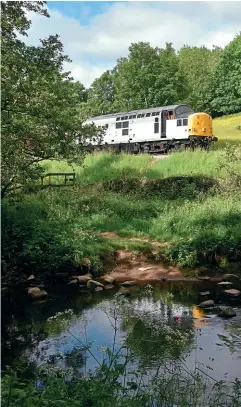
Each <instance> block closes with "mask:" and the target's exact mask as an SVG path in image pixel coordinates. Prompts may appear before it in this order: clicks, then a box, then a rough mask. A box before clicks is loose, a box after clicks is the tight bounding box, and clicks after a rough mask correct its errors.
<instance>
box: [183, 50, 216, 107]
mask: <svg viewBox="0 0 241 407" xmlns="http://www.w3.org/2000/svg"><path fill="white" fill-rule="evenodd" d="M221 55H222V49H221V48H218V47H214V48H213V49H212V50H210V49H208V48H206V47H189V46H184V47H182V48H181V49H180V51H179V53H178V59H179V69H180V72H181V73H182V75H183V76H184V78H185V80H186V84H185V85H186V86H185V88H186V98H185V99H184V100H186V102H187V103H189V104H190V106H192V108H193V109H194V110H195V111H202V110H203V109H209V106H207V102H206V99H207V97H208V96H209V94H210V85H211V81H212V75H213V73H214V71H215V68H216V66H217V64H218V62H219V59H220V56H221Z"/></svg>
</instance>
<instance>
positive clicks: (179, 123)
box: [177, 119, 182, 127]
mask: <svg viewBox="0 0 241 407" xmlns="http://www.w3.org/2000/svg"><path fill="white" fill-rule="evenodd" d="M181 125H182V120H181V119H178V120H177V127H180V126H181Z"/></svg>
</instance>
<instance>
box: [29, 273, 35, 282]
mask: <svg viewBox="0 0 241 407" xmlns="http://www.w3.org/2000/svg"><path fill="white" fill-rule="evenodd" d="M32 280H35V276H34V275H33V274H31V276H29V277H28V278H27V281H32Z"/></svg>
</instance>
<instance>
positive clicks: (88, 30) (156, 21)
mask: <svg viewBox="0 0 241 407" xmlns="http://www.w3.org/2000/svg"><path fill="white" fill-rule="evenodd" d="M82 4H83V7H86V3H82ZM90 5H91V3H88V7H89V8H88V13H87V14H88V21H87V23H85V24H83V23H81V22H80V21H81V16H82V14H81V16H80V14H79V15H78V13H80V12H81V11H80V9H79V8H78V9H77V10H78V11H77V14H76V17H75V18H73V17H69V16H66V15H63V14H62V13H61V12H60V11H58V10H57V9H55V8H53V7H54V3H52V8H51V9H50V10H49V13H50V16H51V18H50V19H45V18H44V17H41V16H38V15H36V14H31V13H30V17H31V20H32V23H33V24H32V27H31V29H30V30H29V37H28V39H27V41H28V42H29V43H31V44H36V43H38V41H39V38H43V37H47V36H48V35H50V34H56V33H58V34H59V35H60V38H61V40H62V42H63V44H64V49H65V52H66V53H67V54H68V55H69V56H70V58H71V59H72V60H73V64H72V67H71V66H70V65H68V66H67V67H68V69H70V70H71V71H72V75H73V76H74V78H75V79H78V80H80V81H81V82H82V83H84V84H85V85H86V86H89V85H90V84H91V82H92V81H93V80H94V79H95V78H96V77H98V76H100V75H101V74H102V73H103V72H104V71H105V70H106V69H111V68H112V67H113V66H114V65H115V61H116V59H117V58H119V57H123V56H126V55H127V54H128V47H129V46H130V44H131V43H133V42H138V41H145V42H150V44H151V45H152V46H159V47H163V46H164V45H165V42H172V43H173V45H174V47H175V48H176V49H179V48H180V47H181V46H182V45H184V44H188V45H197V46H200V45H206V46H208V47H211V46H212V45H213V44H215V45H219V46H222V47H223V46H225V45H226V44H227V43H228V42H229V41H230V40H231V39H232V38H233V37H234V35H235V34H236V33H237V32H239V30H240V19H241V18H240V17H241V3H238V2H236V3H234V2H232V3H231V2H212V3H211V2H210V3H209V2H208V3H207V2H114V3H110V4H109V6H108V7H103V9H100V10H99V13H97V14H96V13H94V14H91V12H90ZM92 8H93V6H92ZM92 11H93V10H92ZM81 13H82V12H81ZM83 13H86V9H84V8H83Z"/></svg>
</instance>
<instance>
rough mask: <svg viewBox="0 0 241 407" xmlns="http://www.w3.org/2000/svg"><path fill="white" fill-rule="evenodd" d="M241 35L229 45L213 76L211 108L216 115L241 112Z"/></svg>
mask: <svg viewBox="0 0 241 407" xmlns="http://www.w3.org/2000/svg"><path fill="white" fill-rule="evenodd" d="M240 61H241V33H239V34H238V35H236V37H235V38H234V39H233V41H231V42H230V44H228V45H227V46H226V47H225V49H224V51H223V53H222V55H221V58H220V61H219V63H218V65H217V68H216V70H215V72H214V75H213V81H212V91H211V100H210V106H211V111H212V113H213V114H215V115H225V114H231V113H236V112H237V113H238V112H240V111H241V63H240Z"/></svg>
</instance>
